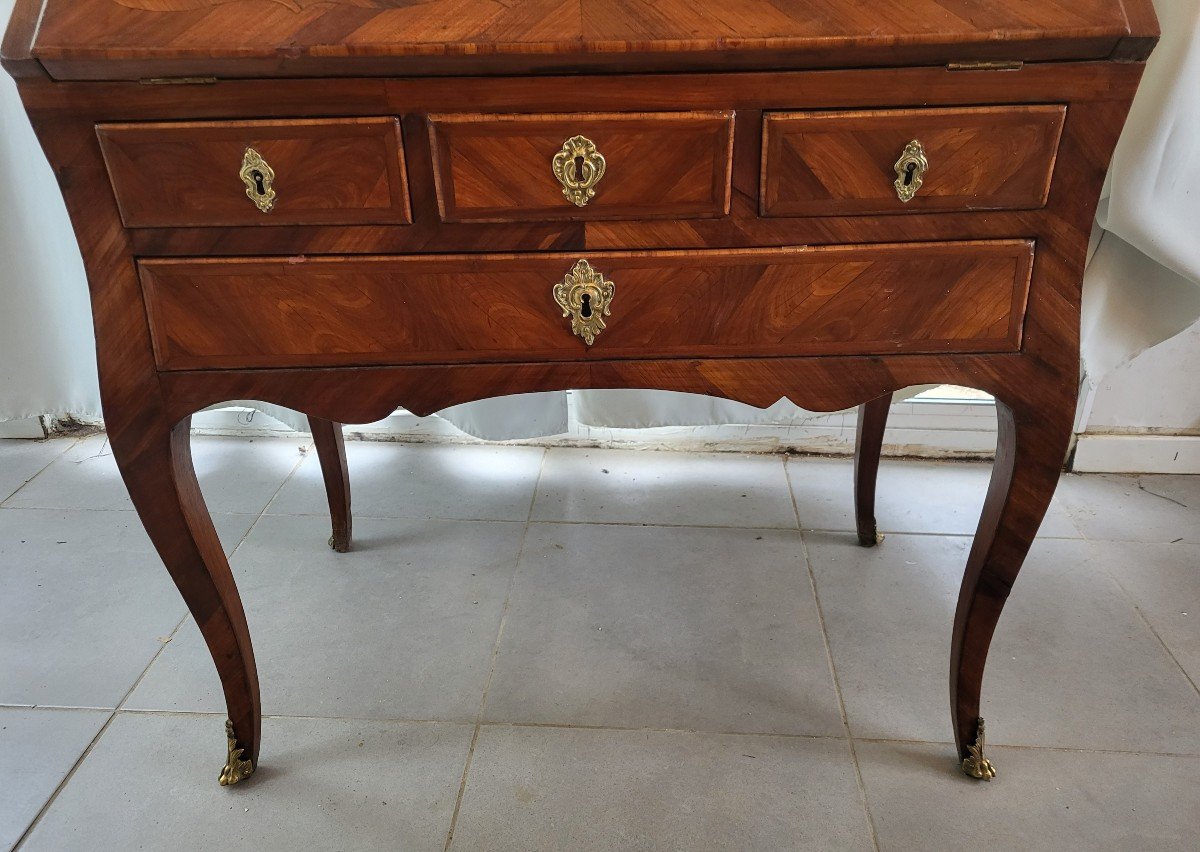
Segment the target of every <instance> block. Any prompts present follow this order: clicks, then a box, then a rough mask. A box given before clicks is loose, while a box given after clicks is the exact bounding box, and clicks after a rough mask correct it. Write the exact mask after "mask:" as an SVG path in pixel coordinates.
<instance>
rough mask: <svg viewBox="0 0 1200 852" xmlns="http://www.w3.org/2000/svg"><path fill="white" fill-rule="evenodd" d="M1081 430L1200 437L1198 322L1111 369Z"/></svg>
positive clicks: (1199, 345) (1087, 431)
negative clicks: (1124, 363)
mask: <svg viewBox="0 0 1200 852" xmlns="http://www.w3.org/2000/svg"><path fill="white" fill-rule="evenodd" d="M1084 431H1085V432H1086V433H1089V434H1104V433H1171V434H1184V435H1200V323H1197V324H1196V325H1193V326H1192V327H1191V328H1190V329H1188V330H1187V331H1185V332H1183V334H1180V335H1178V336H1176V337H1173V338H1171V339H1170V340H1168V341H1166V342H1165V343H1160V344H1159V345H1158V346H1155V347H1153V348H1151V349H1147V350H1146V351H1145V352H1143V353H1142V354H1141V355H1139V356H1137V357H1136V358H1134V359H1133V360H1132V361H1130V362H1129V363H1128V364H1126V365H1124V366H1123V367H1118V368H1117V369H1116V370H1114V371H1113V372H1111V373H1109V374H1108V376H1106V377H1105V378H1104V379H1103V380H1102V381H1101V382H1100V384H1099V387H1098V388H1097V389H1096V395H1095V399H1094V400H1093V402H1092V410H1091V414H1090V415H1089V416H1088V418H1087V423H1086V424H1085V429H1084Z"/></svg>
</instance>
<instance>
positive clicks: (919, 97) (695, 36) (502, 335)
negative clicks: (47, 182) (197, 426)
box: [2, 0, 1157, 781]
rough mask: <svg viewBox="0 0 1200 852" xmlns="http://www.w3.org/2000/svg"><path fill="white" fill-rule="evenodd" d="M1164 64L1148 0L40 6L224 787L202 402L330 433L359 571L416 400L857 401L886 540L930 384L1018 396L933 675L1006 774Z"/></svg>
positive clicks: (38, 44) (15, 35) (120, 0)
mask: <svg viewBox="0 0 1200 852" xmlns="http://www.w3.org/2000/svg"><path fill="white" fill-rule="evenodd" d="M1156 40H1157V23H1156V20H1155V18H1154V13H1153V10H1152V7H1151V5H1150V2H1149V0H1075V2H1073V3H1070V4H1066V3H1047V2H1040V0H998V2H989V3H980V2H975V0H905V2H901V1H900V0H879V2H873V3H869V4H864V3H861V2H857V0H824V2H816V0H796V2H787V3H783V2H778V0H722V2H707V0H704V2H695V0H691V2H682V0H666V1H665V2H664V0H634V2H627V0H513V2H496V0H427V1H426V2H393V0H320V2H317V0H289V2H286V3H285V2H277V0H236V2H235V0H228V2H226V0H17V3H16V7H15V10H14V12H13V16H12V20H11V22H10V24H9V28H8V31H7V33H6V35H5V37H4V42H3V50H2V57H3V64H4V67H5V68H6V69H7V70H8V71H9V73H11V74H12V75H13V76H14V77H16V78H17V80H18V86H19V90H20V93H21V97H22V99H23V101H24V104H25V107H26V109H27V111H28V113H29V117H30V119H31V121H32V123H33V126H34V129H35V130H36V132H37V134H38V136H39V139H40V140H41V143H42V146H43V148H44V150H45V152H46V156H47V157H48V159H49V161H50V163H51V165H52V167H53V168H54V172H55V175H56V177H57V179H58V182H59V186H60V189H61V191H62V194H63V197H64V198H65V200H66V204H67V209H68V211H69V213H70V216H71V220H72V223H73V225H74V228H75V232H76V235H77V237H78V241H79V245H80V248H81V250H82V253H83V257H84V261H85V265H86V269H87V274H88V284H89V287H90V292H91V301H92V311H93V317H94V322H95V329H96V339H97V354H98V361H99V372H100V381H101V394H102V400H103V404H104V413H105V423H106V427H107V429H108V433H109V436H110V440H111V445H112V449H113V454H114V456H115V458H116V460H117V463H118V465H119V467H120V469H121V472H122V475H123V477H124V479H125V483H126V485H127V487H128V488H129V492H130V495H131V497H132V499H133V502H134V505H135V507H136V508H137V510H138V512H139V514H140V516H141V518H142V521H143V523H144V524H145V527H146V529H147V531H148V533H149V535H150V537H151V539H152V540H153V542H154V544H155V546H156V548H157V550H158V552H159V554H160V556H161V557H162V560H163V562H164V564H165V565H166V568H167V570H168V571H169V572H170V574H171V576H172V577H173V579H174V580H175V583H176V585H177V586H178V588H179V590H180V592H181V594H182V595H183V598H184V600H185V601H186V603H187V605H188V607H189V609H190V610H191V612H192V614H193V615H194V617H195V619H196V622H197V623H198V624H199V625H200V628H201V631H202V633H203V635H204V638H205V641H206V642H207V644H208V647H209V650H210V651H211V653H212V656H213V659H214V662H215V664H216V667H217V669H218V672H219V674H220V677H221V683H222V686H223V690H224V694H225V700H226V703H227V706H228V711H229V719H230V721H231V730H232V736H231V739H230V740H229V749H230V753H229V755H228V757H229V761H228V765H227V768H226V770H225V771H224V772H223V773H222V774H223V778H224V779H225V780H226V781H237V780H240V779H241V777H243V776H245V775H246V774H247V773H248V772H250V771H251V770H252V768H253V766H255V765H257V763H258V760H259V755H260V751H259V747H260V725H261V711H260V704H259V693H258V676H257V671H256V667H255V661H254V654H253V651H252V647H251V641H250V633H249V629H248V627H247V624H246V619H245V615H244V612H243V609H242V604H241V600H240V597H239V595H238V591H237V588H236V585H235V583H234V579H233V575H232V574H231V572H230V570H229V565H228V563H227V561H226V559H225V556H224V554H223V552H222V549H221V547H220V544H219V542H218V541H217V537H216V533H215V532H214V529H213V525H212V521H211V519H210V517H209V513H208V510H207V508H206V506H205V505H204V501H203V499H202V497H201V494H200V491H199V488H198V486H197V484H196V479H195V474H194V471H193V468H192V464H191V459H190V452H189V438H188V426H189V422H190V416H191V415H192V414H193V413H194V412H195V411H198V410H200V409H201V408H203V407H205V406H208V405H211V404H214V403H219V402H222V401H226V400H231V399H261V400H265V401H269V402H273V403H278V404H281V405H286V406H290V407H292V408H295V409H297V410H299V411H302V412H304V413H305V414H307V415H308V416H309V420H310V423H311V424H312V428H313V434H314V438H315V441H316V447H317V450H318V453H319V454H320V456H321V462H322V471H323V474H324V479H325V483H326V486H327V491H328V494H329V501H330V509H331V513H332V520H333V537H332V538H331V544H332V546H333V547H334V548H335V549H337V550H345V549H347V548H349V547H350V546H351V542H350V530H351V519H350V512H349V505H350V498H349V485H348V478H347V472H346V464H345V452H344V447H343V445H342V441H341V432H340V424H341V423H343V422H355V423H362V422H370V421H372V420H377V419H379V418H381V417H383V416H385V415H387V414H388V413H389V412H391V411H392V410H393V409H394V408H395V407H396V406H398V405H403V406H405V407H406V408H408V409H409V410H411V411H414V412H415V413H417V414H426V413H429V412H433V411H436V410H439V409H441V408H444V407H446V406H449V405H454V404H457V403H461V402H466V401H469V400H473V399H479V398H483V397H489V396H497V395H503V394H516V393H527V392H533V391H544V390H554V389H564V388H659V389H665V390H674V391H686V392H692V393H701V394H709V395H714V396H721V397H727V398H730V399H736V400H740V401H743V402H747V403H750V404H753V405H759V406H768V405H770V404H772V403H774V402H776V401H777V400H778V399H780V398H781V397H787V398H789V399H791V400H793V401H795V402H796V403H798V404H800V405H802V406H805V407H807V408H810V409H814V410H824V411H830V410H837V409H842V408H847V407H851V406H855V405H865V407H864V409H863V410H862V419H861V420H860V445H859V448H858V459H857V465H856V469H857V475H856V478H855V483H856V490H857V500H856V502H855V509H856V513H857V515H858V520H859V523H858V528H859V537H860V540H861V541H862V543H863V544H873V543H874V542H875V519H874V506H873V496H874V485H875V482H874V480H875V473H876V469H877V463H878V454H879V447H880V444H881V442H882V436H883V429H884V424H885V420H886V413H887V400H888V398H889V396H890V394H891V393H893V392H894V391H896V390H899V389H903V388H905V387H908V386H912V385H918V384H931V383H932V384H940V383H953V384H960V385H968V386H971V387H976V388H980V389H983V390H985V391H988V392H990V393H992V394H994V395H995V397H996V399H997V412H998V417H999V427H1000V430H999V443H998V447H997V457H996V462H995V470H994V473H993V478H992V482H991V485H990V487H989V491H988V495H987V499H986V503H985V507H984V510H983V515H982V517H981V519H980V525H979V531H978V533H977V535H976V537H975V541H974V544H973V546H972V548H971V552H970V555H969V557H968V560H967V565H966V568H965V571H964V576H963V583H962V589H961V593H960V597H959V602H958V609H957V612H956V615H955V619H954V624H953V626H952V630H951V647H950V654H949V658H950V677H949V685H950V711H951V712H950V717H951V718H950V721H951V727H952V730H953V732H954V737H955V742H956V744H957V750H958V755H957V756H958V759H959V760H963V759H966V760H965V763H964V768H965V769H967V770H968V771H970V772H972V773H974V774H977V775H987V774H988V773H987V771H986V770H987V766H986V764H985V763H984V762H983V761H982V760H980V759H978V757H979V753H978V752H979V749H977V738H978V737H979V735H980V733H981V725H980V721H979V717H980V699H981V689H982V682H983V671H984V665H985V662H986V658H987V651H988V646H989V644H990V642H991V638H992V633H993V631H994V629H995V626H996V623H997V620H998V619H999V617H1000V613H1001V611H1002V609H1003V606H1004V601H1005V599H1006V598H1007V596H1008V594H1009V591H1010V590H1011V589H1012V587H1013V584H1014V582H1015V580H1016V578H1017V575H1018V572H1019V571H1020V568H1021V565H1022V562H1023V561H1024V559H1025V555H1026V553H1027V551H1028V549H1029V547H1030V545H1031V543H1032V541H1033V538H1034V536H1035V534H1036V533H1037V530H1038V527H1039V525H1040V523H1041V521H1042V517H1043V516H1044V514H1045V512H1046V509H1047V507H1048V505H1049V503H1050V500H1051V497H1052V496H1053V493H1054V488H1055V485H1056V483H1057V480H1058V476H1059V472H1060V470H1061V467H1062V463H1063V459H1064V456H1065V454H1066V451H1067V447H1068V444H1069V441H1070V436H1071V427H1072V423H1073V418H1074V410H1075V400H1076V389H1077V383H1078V369H1079V316H1080V314H1079V298H1080V280H1081V276H1082V271H1083V266H1084V261H1085V258H1086V252H1087V245H1088V235H1089V233H1090V229H1091V223H1092V217H1093V215H1094V212H1095V207H1096V203H1097V200H1098V197H1099V193H1100V188H1101V184H1102V182H1103V179H1104V174H1105V170H1106V168H1107V166H1108V162H1109V158H1110V157H1111V154H1112V151H1113V148H1114V146H1115V144H1116V141H1117V138H1118V136H1119V134H1120V131H1121V128H1122V125H1123V123H1124V121H1125V117H1126V114H1127V112H1128V109H1129V105H1130V102H1131V100H1132V98H1133V95H1134V92H1135V91H1136V89H1137V85H1138V81H1139V80H1140V78H1141V73H1142V68H1143V64H1144V61H1145V59H1146V58H1147V56H1148V55H1149V53H1150V51H1151V49H1152V48H1153V46H1154V44H1155V42H1156ZM589 145H590V146H591V147H588V146H589ZM560 152H562V153H561V157H560V162H559V164H558V165H557V166H555V167H554V168H552V159H553V158H554V157H555V155H556V154H560ZM252 155H257V156H259V157H260V158H261V160H262V162H265V163H266V164H269V166H270V169H269V171H268V170H266V169H265V168H264V167H263V166H262V165H256V164H257V163H259V161H258V160H255V159H253V156H252ZM902 155H903V156H905V157H906V158H907V159H906V160H905V161H904V162H907V163H908V164H909V170H908V172H907V173H904V172H901V173H898V172H897V168H898V166H897V163H898V162H899V161H900V158H901V157H902ZM903 165H904V163H901V164H900V166H901V167H902V166H903ZM925 166H927V168H925ZM239 169H240V170H242V172H243V173H244V174H245V175H247V176H246V177H242V176H240V175H239ZM254 169H257V171H253V170H254ZM272 172H273V183H272V187H271V188H272V189H273V190H274V192H275V195H274V196H273V197H272V198H271V199H266V198H265V196H263V195H262V194H261V192H260V190H257V189H256V188H255V186H256V184H255V182H254V181H256V180H259V181H262V180H266V179H267V178H270V177H271V173H272ZM898 174H899V177H898ZM597 175H599V179H598V180H597V179H596V177H597ZM916 178H920V180H915V179H916ZM897 180H899V181H900V183H901V186H900V187H899V188H897V186H896V185H894V183H893V182H894V181H897ZM905 181H908V183H905ZM914 181H915V182H914ZM560 182H561V183H560ZM581 182H585V183H587V185H586V186H584V188H583V189H580V188H579V185H580V184H581ZM573 186H574V188H572V187H573ZM913 187H915V194H914V193H912V192H911V190H912V188H913ZM906 192H907V193H908V194H911V195H912V197H911V199H910V200H908V201H905V200H903V198H902V196H903V195H904V194H905V193H906ZM268 201H269V203H268ZM264 210H265V212H264ZM581 262H585V263H581ZM572 276H573V277H572ZM560 282H561V283H560ZM556 285H558V286H556ZM584 295H586V296H587V299H584V298H583V296H584ZM572 299H573V300H574V301H572ZM592 300H598V301H595V302H593V301H592ZM585 305H586V307H584V306H585ZM593 305H595V306H596V307H597V309H598V310H599V315H598V316H597V315H596V314H595V313H594V312H592V311H591V307H592V306H593ZM572 311H573V312H574V315H573V316H564V312H566V313H567V314H571V313H572ZM597 319H602V320H603V321H604V324H603V326H601V325H600V324H599V323H598V322H597ZM585 331H586V332H587V333H586V334H585V333H584V332H585ZM575 332H578V333H575ZM585 341H586V342H585ZM849 501H850V496H849V495H847V502H848V505H849ZM885 522H886V520H885ZM884 547H886V544H885V545H884ZM314 582H319V580H317V579H314ZM130 591H131V593H135V592H136V590H130ZM897 653H903V649H897ZM267 755H269V751H268V752H267V753H266V754H265V755H264V756H265V757H266V759H268V760H269V756H267ZM314 771H319V770H318V768H317V767H314Z"/></svg>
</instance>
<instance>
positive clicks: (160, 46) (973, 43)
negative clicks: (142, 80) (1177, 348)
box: [26, 0, 1141, 80]
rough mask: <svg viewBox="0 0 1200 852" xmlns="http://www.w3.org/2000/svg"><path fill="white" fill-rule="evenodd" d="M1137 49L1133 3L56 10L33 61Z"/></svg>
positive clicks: (951, 56) (163, 1) (645, 2)
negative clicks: (1132, 39) (1128, 42)
mask: <svg viewBox="0 0 1200 852" xmlns="http://www.w3.org/2000/svg"><path fill="white" fill-rule="evenodd" d="M26 2H30V3H32V2H33V0H26ZM1140 2H1141V0H1139V5H1140ZM1130 35H1131V30H1130V24H1129V20H1128V18H1127V15H1126V12H1125V9H1124V4H1123V3H1122V0H1076V2H1074V3H1071V4H1064V3H1046V2H1038V0H1006V2H996V3H980V2H976V0H875V2H872V3H870V4H863V3H860V2H854V0H830V2H825V3H822V4H820V5H819V6H814V5H813V4H786V3H779V2H772V0H725V1H724V2H723V3H722V4H721V7H720V10H719V12H718V11H716V10H715V9H713V8H711V7H709V6H708V5H707V4H699V3H694V2H689V1H688V0H505V1H504V2H500V0H287V2H276V0H240V2H229V0H46V3H45V15H44V17H43V24H42V26H41V28H40V30H39V31H38V32H37V36H36V40H35V41H34V44H33V54H34V55H35V56H36V57H37V58H38V59H39V60H40V61H41V62H42V63H43V64H44V65H45V66H46V67H47V69H48V70H49V71H50V73H51V74H52V75H53V76H54V77H55V78H57V79H64V80H65V79H130V78H133V79H136V78H138V77H155V76H162V75H163V74H177V75H178V74H193V73H198V72H203V73H212V72H214V71H216V72H217V73H218V75H221V76H224V75H228V76H275V75H287V74H302V75H303V74H308V75H311V74H321V75H325V76H328V75H333V74H393V75H394V74H455V73H458V74H480V73H484V74H499V73H510V74H511V73H529V72H534V71H541V72H545V71H547V70H558V71H563V70H584V71H615V72H630V71H663V70H677V69H686V68H705V69H714V68H722V69H729V70H736V69H747V68H763V67H773V68H810V67H839V66H844V65H846V63H847V57H848V56H850V55H851V53H852V55H853V62H854V64H855V65H860V66H862V65H911V64H942V63H946V62H950V61H955V60H970V59H1023V60H1029V61H1045V60H1052V59H1059V60H1062V59H1098V58H1103V57H1107V56H1109V55H1110V54H1111V53H1112V52H1113V51H1114V50H1115V49H1116V48H1117V47H1118V46H1119V45H1120V44H1121V43H1122V40H1123V39H1125V38H1127V37H1128V36H1130Z"/></svg>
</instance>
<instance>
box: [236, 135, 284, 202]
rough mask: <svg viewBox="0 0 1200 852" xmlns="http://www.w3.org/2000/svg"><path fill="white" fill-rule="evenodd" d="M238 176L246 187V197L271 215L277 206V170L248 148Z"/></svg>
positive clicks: (260, 155)
mask: <svg viewBox="0 0 1200 852" xmlns="http://www.w3.org/2000/svg"><path fill="white" fill-rule="evenodd" d="M238 176H239V177H240V178H241V179H242V183H244V184H245V185H246V197H247V198H249V199H250V200H251V201H253V202H254V206H255V207H257V208H258V209H259V210H261V211H262V212H263V213H270V212H271V208H272V207H274V206H275V194H276V193H275V189H274V183H275V170H274V169H272V168H271V167H270V166H269V165H268V164H267V161H266V160H264V159H263V158H262V154H260V153H258V152H257V151H255V150H254V149H253V148H247V149H246V153H245V155H243V157H242V170H241V171H240V172H238Z"/></svg>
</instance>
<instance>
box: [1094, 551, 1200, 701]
mask: <svg viewBox="0 0 1200 852" xmlns="http://www.w3.org/2000/svg"><path fill="white" fill-rule="evenodd" d="M1104 572H1105V573H1106V574H1107V575H1108V577H1109V579H1110V580H1112V581H1113V583H1115V584H1116V586H1117V588H1118V589H1120V590H1121V594H1122V595H1123V596H1124V597H1125V599H1126V600H1127V601H1128V602H1129V604H1130V606H1132V607H1133V611H1134V612H1136V613H1137V615H1138V618H1139V619H1141V621H1142V623H1143V624H1145V625H1146V629H1147V630H1149V631H1150V634H1151V635H1152V636H1153V637H1154V638H1155V639H1157V640H1158V644H1159V645H1161V646H1162V649H1163V651H1165V652H1166V654H1167V656H1168V657H1170V658H1171V662H1173V663H1174V664H1175V666H1176V667H1177V668H1178V669H1179V673H1180V674H1182V675H1183V676H1184V678H1186V679H1187V682H1188V683H1189V684H1190V685H1191V687H1192V690H1193V691H1194V692H1195V693H1196V694H1197V695H1200V686H1198V685H1197V684H1196V681H1195V679H1194V678H1193V677H1192V676H1191V675H1190V674H1188V670H1187V669H1186V668H1184V665H1183V663H1181V662H1180V661H1179V658H1178V657H1176V656H1175V652H1174V651H1172V650H1171V646H1170V645H1168V644H1167V642H1166V640H1165V639H1163V638H1162V636H1161V635H1160V634H1159V632H1158V630H1157V629H1156V628H1155V627H1154V625H1153V624H1152V623H1151V621H1150V619H1149V617H1148V616H1147V615H1146V613H1145V612H1144V611H1143V610H1142V608H1141V606H1140V605H1139V604H1138V601H1137V598H1136V597H1134V596H1133V593H1132V592H1130V591H1129V590H1128V589H1127V588H1125V584H1124V583H1122V582H1121V578H1120V577H1119V576H1118V575H1117V574H1116V572H1114V571H1112V570H1110V569H1109V568H1108V567H1105V568H1104Z"/></svg>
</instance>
